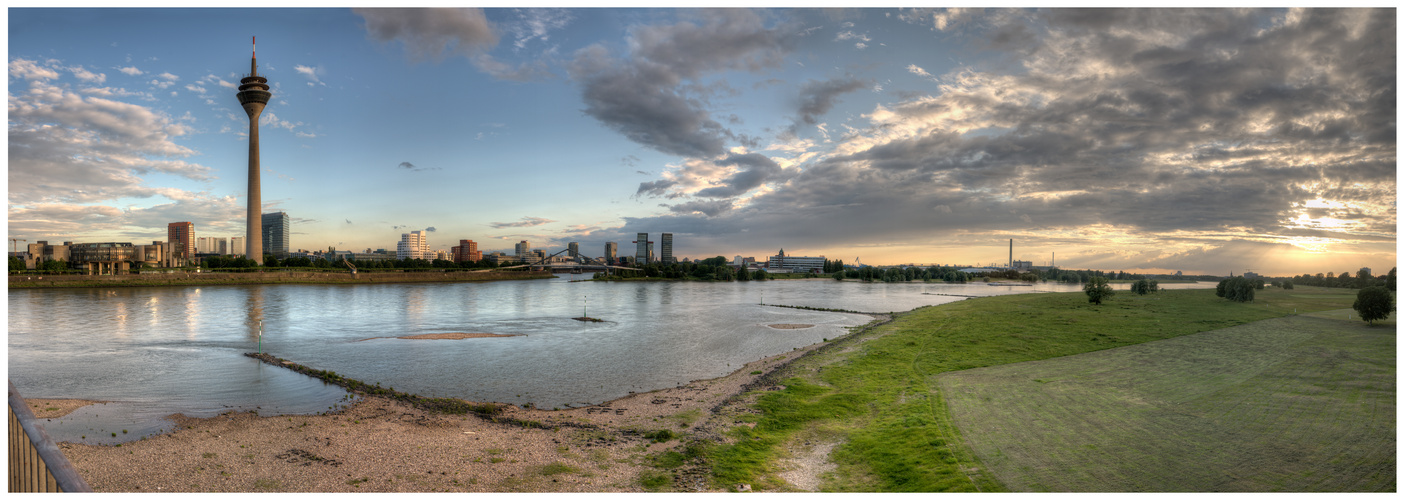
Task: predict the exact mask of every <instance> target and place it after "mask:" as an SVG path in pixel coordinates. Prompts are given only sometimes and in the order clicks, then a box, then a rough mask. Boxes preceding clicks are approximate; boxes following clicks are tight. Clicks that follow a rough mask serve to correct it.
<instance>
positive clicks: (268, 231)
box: [261, 212, 290, 259]
mask: <svg viewBox="0 0 1405 500" xmlns="http://www.w3.org/2000/svg"><path fill="white" fill-rule="evenodd" d="M288 226H290V223H289V219H288V213H287V212H273V213H268V214H263V244H262V245H261V246H262V247H263V253H267V254H273V256H274V257H278V258H279V259H286V258H288V234H289V229H290V228H289V227H288Z"/></svg>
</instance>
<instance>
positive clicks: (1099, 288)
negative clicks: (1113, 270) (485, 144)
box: [1083, 276, 1114, 305]
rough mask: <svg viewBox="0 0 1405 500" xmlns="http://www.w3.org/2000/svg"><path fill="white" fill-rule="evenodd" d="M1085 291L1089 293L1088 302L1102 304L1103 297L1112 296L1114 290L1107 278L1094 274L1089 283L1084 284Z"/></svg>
mask: <svg viewBox="0 0 1405 500" xmlns="http://www.w3.org/2000/svg"><path fill="white" fill-rule="evenodd" d="M1083 293H1086V294H1088V302H1092V303H1094V304H1098V305H1102V303H1103V299H1109V298H1112V296H1113V295H1114V292H1113V291H1112V287H1111V286H1108V284H1107V278H1104V277H1102V276H1094V277H1092V278H1091V279H1089V280H1088V284H1086V285H1083Z"/></svg>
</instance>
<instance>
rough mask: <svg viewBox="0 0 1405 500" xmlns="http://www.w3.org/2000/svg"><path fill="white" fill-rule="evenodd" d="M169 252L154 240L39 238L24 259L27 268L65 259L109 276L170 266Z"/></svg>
mask: <svg viewBox="0 0 1405 500" xmlns="http://www.w3.org/2000/svg"><path fill="white" fill-rule="evenodd" d="M169 252H170V250H168V248H167V243H166V242H164V241H153V242H151V244H150V245H133V244H131V243H117V242H105V243H73V242H71V241H65V242H63V244H62V245H50V244H49V242H47V241H37V242H34V243H32V244H30V245H28V252H26V255H25V257H24V260H25V268H27V269H35V268H37V267H38V266H39V264H42V263H44V262H47V261H63V262H66V263H67V264H68V267H69V268H70V269H84V270H87V272H88V274H104V275H106V274H123V273H128V272H131V271H132V270H135V269H140V268H141V267H142V266H151V267H164V266H167V265H168V263H169V261H168V259H170V253H169Z"/></svg>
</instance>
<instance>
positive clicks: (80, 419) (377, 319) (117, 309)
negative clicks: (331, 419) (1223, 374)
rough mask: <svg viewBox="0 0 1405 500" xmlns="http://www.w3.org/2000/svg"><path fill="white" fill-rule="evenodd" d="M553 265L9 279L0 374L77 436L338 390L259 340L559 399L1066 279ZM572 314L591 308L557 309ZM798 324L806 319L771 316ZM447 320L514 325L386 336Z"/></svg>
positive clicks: (428, 381) (312, 359)
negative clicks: (86, 282) (284, 275)
mask: <svg viewBox="0 0 1405 500" xmlns="http://www.w3.org/2000/svg"><path fill="white" fill-rule="evenodd" d="M560 278H561V279H552V280H528V281H500V282H489V283H414V284H348V285H226V286H204V287H200V286H188V287H152V288H111V289H101V288H96V289H43V290H10V292H9V336H8V347H9V377H10V381H11V382H12V383H14V384H15V387H16V388H17V389H19V391H20V393H21V394H22V395H24V396H25V397H26V398H74V399H89V400H97V401H108V402H110V403H108V404H102V405H92V406H88V407H85V408H82V409H80V410H78V411H76V412H74V413H73V414H70V415H69V416H66V417H64V418H60V419H53V420H52V421H50V422H46V423H45V425H46V427H47V429H48V431H49V433H50V434H51V435H52V436H54V438H55V439H58V440H61V441H80V440H81V441H82V442H87V443H111V442H121V441H125V440H131V439H135V438H138V437H142V436H147V435H151V434H154V433H159V432H164V431H165V430H168V429H169V428H170V426H171V423H170V421H169V420H166V419H164V418H163V417H164V416H166V415H169V414H172V413H177V412H179V413H184V414H186V415H190V416H201V417H205V416H212V415H215V414H218V413H220V412H222V411H228V410H256V411H258V412H259V413H260V414H263V415H269V414H295V413H314V412H318V411H324V410H327V409H328V408H329V407H332V406H335V405H337V404H339V403H343V402H345V398H347V397H348V394H347V393H346V392H345V391H343V390H342V389H341V388H339V387H336V386H330V385H326V384H323V383H322V382H320V381H317V380H314V379H311V378H309V377H306V376H303V375H300V374H297V373H294V372H292V371H290V370H286V369H282V368H278V367H274V366H269V365H265V364H262V363H259V362H258V361H256V360H253V359H251V358H248V357H245V356H243V355H242V354H243V353H246V352H255V351H257V350H260V349H262V350H263V351H264V352H269V353H272V354H273V355H275V356H279V357H282V358H286V359H290V360H293V361H296V362H298V363H301V364H304V365H307V366H310V367H313V368H318V369H324V370H333V371H335V372H337V373H338V374H341V375H344V376H347V377H350V378H354V379H359V380H362V381H365V382H368V383H380V384H381V385H382V386H385V387H394V388H395V389H396V390H400V391H404V392H410V393H416V394H420V395H423V396H436V397H457V398H462V399H465V400H469V401H491V402H499V403H511V404H517V405H525V404H533V405H535V406H536V407H538V408H548V409H549V408H565V407H568V406H581V405H589V404H596V403H600V402H604V401H608V400H611V399H615V398H618V397H622V396H625V395H627V394H628V393H629V392H631V391H637V392H646V391H651V390H655V389H660V388H664V387H672V386H676V385H680V384H684V383H687V382H689V381H692V380H698V379H706V378H713V377H718V376H722V375H725V374H727V373H730V372H731V371H732V370H735V369H736V368H737V367H739V366H741V365H742V364H744V363H747V362H750V361H754V360H756V359H759V358H762V357H766V356H770V355H774V354H779V353H782V352H786V351H790V350H793V349H796V348H800V347H804V346H807V345H810V344H814V343H817V342H821V341H823V340H824V339H832V338H836V337H839V336H841V335H843V334H845V333H846V332H847V328H848V327H853V326H858V325H862V324H864V323H867V322H868V321H869V320H870V318H869V317H868V316H864V315H857V314H844V313H832V312H820V311H807V310H798V309H791V308H780V307H770V305H775V304H784V305H799V306H810V307H821V308H831V309H846V310H854V311H863V312H890V311H905V310H910V309H913V308H916V307H920V306H924V305H934V304H942V303H947V302H952V301H956V300H964V298H965V297H964V296H989V295H1002V294H1009V293H1038V292H1066V291H1077V290H1078V287H1077V286H1073V285H1060V284H1054V283H1040V284H1036V285H1034V286H988V285H986V284H984V283H970V284H964V285H956V284H942V283H932V284H926V283H894V284H885V283H857V282H844V283H839V282H835V281H832V280H775V281H767V282H734V283H699V282H570V281H569V279H570V278H571V276H569V275H562V276H560ZM1205 286H1207V284H1205V283H1197V284H1185V285H1163V287H1165V288H1183V287H1189V288H1203V287H1205ZM1208 286H1213V284H1208ZM1120 288H1122V289H1126V285H1121V286H1120ZM763 302H764V303H765V304H766V305H762V303H763ZM582 314H585V315H588V316H591V317H595V318H600V319H603V320H605V321H604V322H600V323H590V322H580V321H575V320H572V319H571V318H573V317H576V316H581V315H582ZM797 323H798V324H812V325H815V326H814V327H812V328H804V329H776V328H772V327H770V326H768V325H773V324H797ZM449 332H465V333H495V334H508V335H516V336H512V337H495V338H471V339H460V340H410V339H399V338H395V337H400V336H408V335H417V334H429V333H449ZM123 430H125V431H127V432H126V433H122V432H121V431H123ZM112 433H118V436H116V437H113V436H111V434H112Z"/></svg>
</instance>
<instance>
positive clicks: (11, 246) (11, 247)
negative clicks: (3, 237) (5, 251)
mask: <svg viewBox="0 0 1405 500" xmlns="http://www.w3.org/2000/svg"><path fill="white" fill-rule="evenodd" d="M16 241H23V242H25V243H29V240H22V239H19V238H10V252H11V253H14V252H18V251H19V249H18V248H17V247H16V245H15V242H16Z"/></svg>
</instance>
